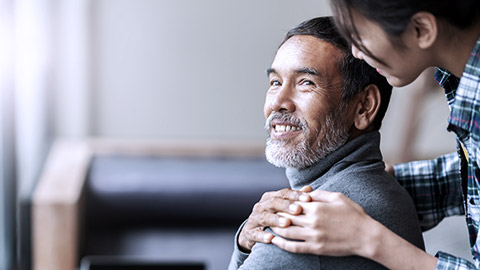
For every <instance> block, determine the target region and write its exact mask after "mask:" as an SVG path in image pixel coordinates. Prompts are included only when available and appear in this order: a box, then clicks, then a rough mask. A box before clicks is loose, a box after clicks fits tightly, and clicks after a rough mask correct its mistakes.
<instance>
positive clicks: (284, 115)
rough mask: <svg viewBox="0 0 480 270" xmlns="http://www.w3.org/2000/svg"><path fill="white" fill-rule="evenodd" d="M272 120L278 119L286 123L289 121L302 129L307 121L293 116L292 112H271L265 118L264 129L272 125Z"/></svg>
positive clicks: (268, 128) (305, 127) (267, 129)
mask: <svg viewBox="0 0 480 270" xmlns="http://www.w3.org/2000/svg"><path fill="white" fill-rule="evenodd" d="M273 120H280V121H282V122H286V123H291V124H294V125H295V126H298V127H300V128H301V129H302V130H303V131H305V130H306V129H307V128H308V126H307V123H306V122H305V121H304V120H301V119H298V118H295V117H294V116H293V114H291V113H288V112H272V113H271V114H270V116H269V117H268V118H267V120H266V121H265V127H264V128H265V130H266V131H269V130H270V128H271V127H272V121H273Z"/></svg>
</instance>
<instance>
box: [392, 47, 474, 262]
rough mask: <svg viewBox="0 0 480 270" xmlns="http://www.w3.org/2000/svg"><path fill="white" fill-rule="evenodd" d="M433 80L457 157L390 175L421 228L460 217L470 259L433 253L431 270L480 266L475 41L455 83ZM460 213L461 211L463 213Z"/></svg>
mask: <svg viewBox="0 0 480 270" xmlns="http://www.w3.org/2000/svg"><path fill="white" fill-rule="evenodd" d="M435 78H436V80H437V81H438V83H439V84H440V85H441V86H442V87H443V88H445V95H446V97H447V102H448V106H449V107H450V117H449V119H448V127H447V129H448V130H449V131H453V132H455V134H456V135H457V145H458V147H457V148H458V153H452V154H448V155H445V156H441V157H439V158H437V159H434V160H428V161H414V162H410V163H406V164H399V165H396V166H395V176H396V178H397V180H398V181H399V182H400V184H401V185H402V186H403V187H405V188H406V189H407V191H408V192H409V193H410V195H411V196H412V197H413V200H414V203H415V205H416V207H417V211H418V216H419V219H420V222H421V225H422V229H423V230H427V229H429V228H432V227H434V226H435V225H437V224H438V223H439V222H440V221H441V220H442V219H443V218H444V217H447V216H451V215H459V214H465V216H466V221H467V226H468V231H469V237H470V246H471V248H472V255H473V261H474V262H475V265H473V264H472V263H470V262H469V261H467V260H465V259H461V258H457V257H455V256H452V255H450V254H447V253H444V252H438V253H437V257H438V264H437V269H477V268H478V267H480V238H479V237H478V230H479V223H480V195H479V192H480V181H479V180H480V166H479V164H480V160H479V159H480V38H479V39H478V40H477V43H476V45H475V47H474V49H473V51H472V53H471V55H470V58H469V60H468V62H467V65H466V66H465V70H464V72H463V75H462V78H461V79H460V80H459V79H458V78H457V77H455V76H454V75H453V74H451V73H450V72H448V71H447V70H444V69H440V68H438V69H437V72H436V73H435ZM465 210H466V211H465Z"/></svg>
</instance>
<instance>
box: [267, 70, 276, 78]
mask: <svg viewBox="0 0 480 270" xmlns="http://www.w3.org/2000/svg"><path fill="white" fill-rule="evenodd" d="M272 73H277V71H275V69H274V68H267V76H270V74H272Z"/></svg>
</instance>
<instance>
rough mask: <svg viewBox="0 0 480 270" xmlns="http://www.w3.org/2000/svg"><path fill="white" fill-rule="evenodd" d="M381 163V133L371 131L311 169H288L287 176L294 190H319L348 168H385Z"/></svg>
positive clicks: (345, 145) (348, 143)
mask: <svg viewBox="0 0 480 270" xmlns="http://www.w3.org/2000/svg"><path fill="white" fill-rule="evenodd" d="M379 161H380V162H379ZM381 161H382V154H381V152H380V133H379V132H378V131H371V132H368V133H365V134H362V135H360V136H358V137H356V138H354V139H353V140H351V141H349V142H347V143H346V144H344V145H343V146H341V147H340V148H338V149H337V150H335V151H334V152H332V153H330V154H329V155H327V156H326V157H325V158H323V159H321V160H320V161H319V162H317V163H316V164H313V165H312V166H310V167H307V168H304V169H296V168H291V167H289V168H287V170H286V174H287V178H288V180H289V182H290V186H291V187H292V189H296V190H298V189H300V188H302V187H303V186H305V185H310V186H312V188H313V189H317V188H318V187H320V186H322V185H323V184H324V183H325V182H326V181H327V180H328V179H329V176H331V175H334V174H337V173H341V172H342V171H343V170H345V169H346V168H351V169H352V168H355V167H359V166H361V167H365V166H369V165H372V166H378V164H381V165H383V166H384V164H383V162H381Z"/></svg>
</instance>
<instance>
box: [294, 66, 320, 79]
mask: <svg viewBox="0 0 480 270" xmlns="http://www.w3.org/2000/svg"><path fill="white" fill-rule="evenodd" d="M295 73H297V74H310V75H313V76H317V77H322V75H321V74H320V72H318V71H317V70H316V69H314V68H308V67H304V68H300V69H297V70H295Z"/></svg>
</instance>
